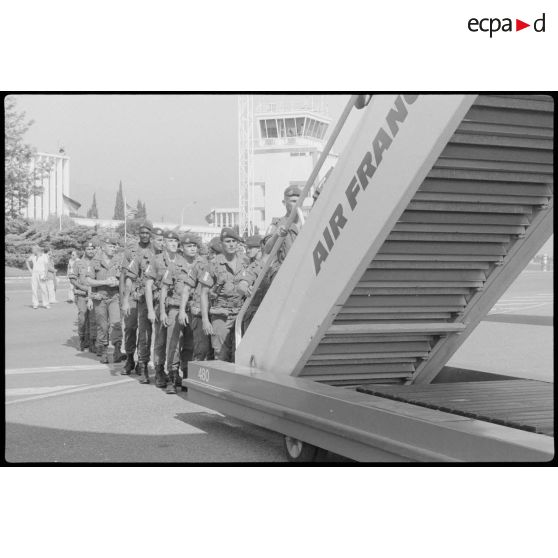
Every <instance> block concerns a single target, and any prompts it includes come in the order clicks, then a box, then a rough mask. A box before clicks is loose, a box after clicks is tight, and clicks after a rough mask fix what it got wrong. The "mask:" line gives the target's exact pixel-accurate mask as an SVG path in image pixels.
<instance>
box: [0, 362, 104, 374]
mask: <svg viewBox="0 0 558 558" xmlns="http://www.w3.org/2000/svg"><path fill="white" fill-rule="evenodd" d="M83 370H108V368H107V366H106V365H105V364H83V365H70V366H40V367H38V368H8V369H7V370H6V376H11V375H19V374H44V373H49V372H80V371H83Z"/></svg>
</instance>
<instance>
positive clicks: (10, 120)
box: [4, 96, 51, 219]
mask: <svg viewBox="0 0 558 558" xmlns="http://www.w3.org/2000/svg"><path fill="white" fill-rule="evenodd" d="M4 107H5V108H4V116H5V127H4V169H5V180H4V216H5V218H6V219H16V218H17V217H19V216H20V215H21V213H22V211H23V209H24V208H25V207H26V206H27V203H28V201H29V198H30V197H31V196H33V195H37V194H40V193H41V192H42V188H41V187H40V186H38V184H41V182H42V180H43V178H45V177H46V176H48V173H49V172H50V168H51V164H49V163H47V162H45V161H39V160H38V159H36V157H35V155H36V153H37V151H36V149H35V148H34V147H32V146H31V145H29V144H28V143H25V142H24V141H23V137H24V136H25V134H26V132H27V131H28V130H29V128H30V127H31V126H32V125H33V121H32V120H27V119H26V116H25V112H23V111H18V110H17V106H16V99H15V97H13V96H9V97H6V100H5V105H4Z"/></svg>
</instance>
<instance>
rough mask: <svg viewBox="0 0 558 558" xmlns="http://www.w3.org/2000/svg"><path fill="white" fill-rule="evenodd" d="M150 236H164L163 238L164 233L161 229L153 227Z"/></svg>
mask: <svg viewBox="0 0 558 558" xmlns="http://www.w3.org/2000/svg"><path fill="white" fill-rule="evenodd" d="M151 234H152V235H153V236H165V237H166V234H165V231H164V230H163V229H161V228H159V227H155V228H154V229H153V230H152V231H151Z"/></svg>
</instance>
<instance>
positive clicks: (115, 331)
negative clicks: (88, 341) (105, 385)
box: [88, 253, 123, 355]
mask: <svg viewBox="0 0 558 558" xmlns="http://www.w3.org/2000/svg"><path fill="white" fill-rule="evenodd" d="M122 263H123V258H122V255H115V256H113V257H112V258H111V259H110V260H109V259H108V258H107V257H106V256H105V254H104V253H101V254H99V255H97V256H95V257H94V258H93V259H92V260H91V271H90V273H89V275H88V276H89V277H91V278H92V279H95V280H97V281H102V280H104V279H107V278H109V277H115V278H117V279H119V278H120V273H121V272H122ZM91 298H92V299H93V305H94V309H95V320H96V322H97V343H98V345H99V347H100V348H101V350H102V352H103V354H104V355H106V351H107V347H108V344H109V327H110V330H111V333H110V340H111V343H112V345H113V346H114V347H115V349H116V348H117V347H118V353H119V352H120V345H121V343H122V325H121V323H120V291H119V287H118V286H116V287H109V286H107V285H103V286H100V287H91Z"/></svg>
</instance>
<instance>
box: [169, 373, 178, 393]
mask: <svg viewBox="0 0 558 558" xmlns="http://www.w3.org/2000/svg"><path fill="white" fill-rule="evenodd" d="M176 376H178V371H177V370H171V371H170V372H169V383H168V384H167V393H176V385H175V382H176Z"/></svg>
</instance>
